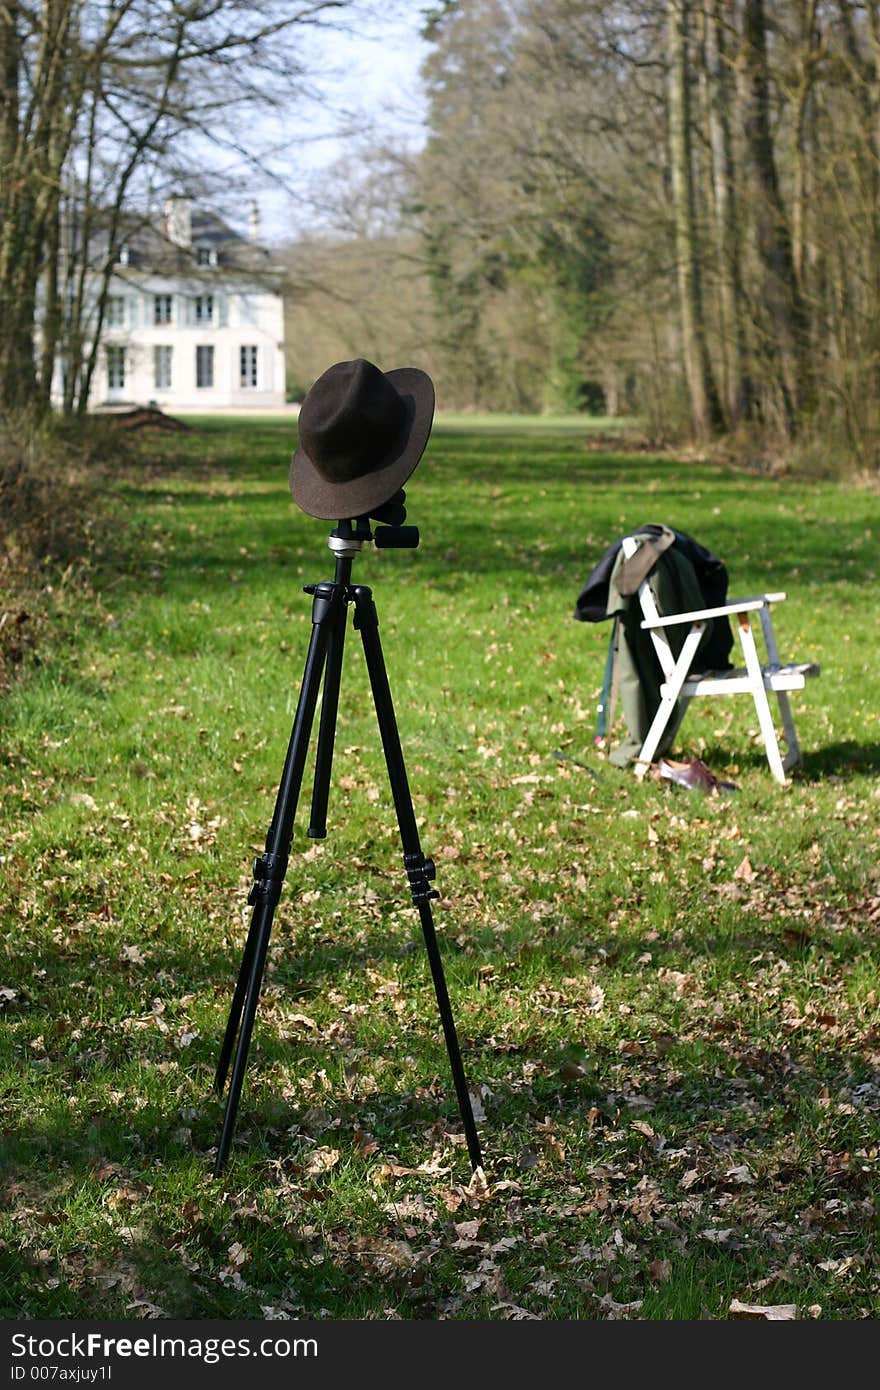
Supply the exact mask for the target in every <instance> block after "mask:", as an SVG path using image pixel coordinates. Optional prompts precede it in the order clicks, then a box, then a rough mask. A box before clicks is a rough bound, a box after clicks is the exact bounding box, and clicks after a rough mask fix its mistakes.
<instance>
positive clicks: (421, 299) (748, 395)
mask: <svg viewBox="0 0 880 1390" xmlns="http://www.w3.org/2000/svg"><path fill="white" fill-rule="evenodd" d="M425 33H426V37H427V40H428V55H427V58H426V60H425V62H424V64H423V68H422V77H423V81H424V86H425V95H426V103H427V105H426V125H427V139H426V141H425V143H424V145H423V146H422V147H421V148H420V149H419V150H418V151H417V152H416V153H415V154H413V153H412V152H406V151H404V152H401V151H399V150H395V149H394V148H393V147H391V146H388V145H386V147H385V148H384V149H377V148H375V147H374V148H373V149H372V150H365V151H364V154H363V157H362V158H361V160H360V162H359V169H360V171H361V173H360V177H359V178H354V177H351V178H350V179H349V180H348V181H347V182H346V183H344V184H343V185H342V186H344V187H345V188H346V193H345V195H344V196H339V198H338V201H337V204H336V207H335V208H334V215H335V222H336V227H337V228H338V229H339V230H338V231H337V232H336V233H335V234H331V233H328V232H327V231H322V233H321V234H320V235H316V236H314V237H312V238H310V239H299V240H298V241H297V243H296V244H295V245H293V246H291V247H290V248H289V250H288V253H287V263H288V267H289V274H290V280H291V288H292V292H291V294H290V296H289V313H288V343H289V349H288V350H289V357H290V368H291V388H292V390H293V393H294V394H301V392H302V391H303V390H304V389H306V388H307V386H308V385H309V383H310V382H311V380H313V379H314V377H315V376H316V375H317V374H318V372H319V371H320V370H321V369H322V366H323V365H326V363H327V362H328V361H333V360H336V359H338V358H340V357H343V356H348V355H352V354H354V353H356V352H358V353H360V352H363V353H366V354H367V355H370V354H372V355H373V356H374V357H375V359H376V360H378V361H386V360H389V361H390V360H392V359H394V360H398V359H399V360H401V361H403V360H409V358H413V360H419V361H420V362H422V363H423V364H424V365H425V366H426V368H427V369H428V370H429V371H430V372H431V373H432V375H433V376H434V378H435V381H436V383H437V386H438V396H439V399H440V400H441V401H442V402H443V403H445V404H446V405H448V406H450V407H452V408H456V409H465V410H467V409H474V410H494V411H516V412H532V411H539V412H540V411H559V410H587V411H590V412H592V413H603V412H607V413H608V414H610V415H632V416H638V417H640V418H641V419H642V420H643V421H644V422H645V424H646V427H647V430H648V432H649V434H650V437H651V439H652V440H653V441H654V442H660V441H665V440H671V439H678V440H681V439H682V438H683V437H685V436H691V437H696V438H698V439H702V440H706V439H709V438H711V437H713V436H714V437H718V436H724V437H725V438H726V439H728V440H733V441H734V442H735V443H736V444H737V445H738V447H739V452H740V455H741V456H742V457H744V458H745V459H746V460H747V461H749V462H751V463H758V464H759V465H761V466H766V465H767V464H768V463H773V462H775V463H778V462H779V461H780V460H782V459H784V460H785V461H786V463H787V464H788V465H789V466H791V465H794V466H797V467H800V468H807V469H810V470H813V469H816V470H818V471H821V472H829V471H841V470H842V471H852V470H854V469H855V470H859V471H865V470H867V471H869V472H870V473H875V472H876V470H877V467H878V461H880V455H878V390H877V385H878V372H880V356H878V347H880V6H878V5H877V4H876V3H868V4H858V3H852V0H831V3H820V0H780V3H778V4H774V5H772V6H767V5H765V4H764V0H733V2H731V0H704V3H697V0H639V2H638V3H619V0H540V3H536V2H535V0H447V3H445V4H443V5H441V6H440V7H439V8H437V9H435V10H433V11H432V12H430V13H429V14H428V15H427V16H426V20H425Z"/></svg>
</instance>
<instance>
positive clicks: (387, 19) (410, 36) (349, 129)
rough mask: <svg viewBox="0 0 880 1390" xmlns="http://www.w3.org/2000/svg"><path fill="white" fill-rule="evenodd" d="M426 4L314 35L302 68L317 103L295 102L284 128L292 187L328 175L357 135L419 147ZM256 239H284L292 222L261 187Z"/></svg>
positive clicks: (411, 2) (280, 197)
mask: <svg viewBox="0 0 880 1390" xmlns="http://www.w3.org/2000/svg"><path fill="white" fill-rule="evenodd" d="M426 7H427V0H408V3H406V4H405V5H398V6H397V7H396V8H395V11H394V13H393V14H391V15H390V16H389V15H388V14H387V12H386V14H385V15H384V16H382V17H379V18H376V19H374V20H373V21H372V23H370V24H369V25H366V24H361V25H360V26H359V29H358V32H357V33H351V32H347V31H346V30H345V29H343V28H339V29H333V30H330V29H327V30H324V31H322V32H315V33H313V34H312V35H311V36H310V38H309V60H308V61H309V63H310V66H312V68H313V70H314V71H316V72H320V73H321V74H322V76H321V77H320V80H319V81H318V82H317V86H318V87H319V89H320V91H321V94H322V98H323V101H322V103H321V104H314V105H311V104H307V105H303V104H302V103H301V102H299V101H295V102H294V103H293V104H292V106H291V109H290V112H289V114H288V115H287V116H286V118H285V121H284V129H285V135H288V136H289V135H290V134H292V136H293V139H292V144H293V146H294V148H295V150H296V160H297V168H296V170H295V171H291V173H292V182H294V183H295V184H300V185H303V186H304V185H305V184H306V183H308V182H309V181H310V180H314V179H320V178H321V177H322V176H323V175H324V174H325V172H327V177H332V174H331V173H330V172H329V171H330V170H331V166H332V165H333V163H334V162H335V161H336V160H338V159H340V158H341V157H343V156H344V155H346V154H347V153H351V152H354V151H356V149H357V147H358V145H359V143H360V142H361V141H362V140H363V139H364V133H366V132H367V131H368V130H373V131H374V132H375V133H376V136H377V138H381V137H382V136H385V135H388V134H393V135H394V136H395V138H396V139H398V140H403V141H405V142H406V143H407V144H410V145H418V143H419V142H420V139H421V135H422V126H421V121H422V117H423V109H424V108H423V101H422V95H421V85H420V81H419V67H420V64H421V62H422V60H423V58H424V56H425V50H426V45H425V43H424V40H423V39H422V38H421V33H420V31H421V27H422V24H423V22H424V20H423V13H424V10H425V8H426ZM259 205H260V211H261V216H262V225H263V235H264V238H265V239H266V240H273V239H277V238H279V237H283V236H284V235H286V234H288V233H289V231H290V228H291V223H292V222H293V223H295V222H296V219H297V208H296V200H294V204H293V206H292V205H291V201H290V198H289V196H288V195H286V194H282V193H280V192H272V191H271V189H269V188H266V189H264V190H261V191H260V193H259Z"/></svg>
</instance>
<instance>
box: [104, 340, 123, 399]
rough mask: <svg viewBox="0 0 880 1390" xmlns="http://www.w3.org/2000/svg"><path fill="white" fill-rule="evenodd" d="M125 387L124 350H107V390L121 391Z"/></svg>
mask: <svg viewBox="0 0 880 1390" xmlns="http://www.w3.org/2000/svg"><path fill="white" fill-rule="evenodd" d="M124 387H125V348H124V347H108V349H107V389H108V390H109V391H122V390H123V388H124Z"/></svg>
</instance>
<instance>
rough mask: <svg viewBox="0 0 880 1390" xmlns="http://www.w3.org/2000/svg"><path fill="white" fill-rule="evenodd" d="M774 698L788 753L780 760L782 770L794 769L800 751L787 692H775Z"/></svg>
mask: <svg viewBox="0 0 880 1390" xmlns="http://www.w3.org/2000/svg"><path fill="white" fill-rule="evenodd" d="M776 698H777V700H778V701H779V713H780V714H781V715H782V728H783V732H784V734H785V742H786V745H787V747H788V752H787V753H786V755H785V757H784V758H783V760H782V765H783V767H784V768H786V769H788V768H790V767H796V766H797V764H798V763H799V762H800V760H801V749H800V744H799V743H798V739H797V734H796V733H795V731H794V718H793V716H792V712H791V701H790V700H789V698H788V691H787V690H777V692H776Z"/></svg>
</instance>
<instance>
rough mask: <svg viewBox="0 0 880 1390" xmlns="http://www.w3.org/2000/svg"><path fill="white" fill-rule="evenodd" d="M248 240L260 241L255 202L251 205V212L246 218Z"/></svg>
mask: <svg viewBox="0 0 880 1390" xmlns="http://www.w3.org/2000/svg"><path fill="white" fill-rule="evenodd" d="M248 239H249V240H250V241H259V240H260V209H259V205H258V204H257V202H256V201H254V202H253V203H251V212H250V217H249V218H248Z"/></svg>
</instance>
